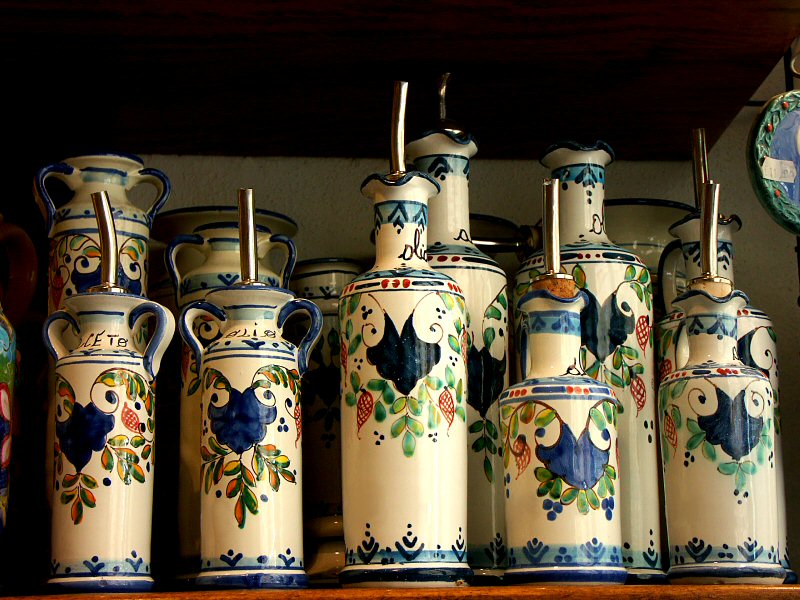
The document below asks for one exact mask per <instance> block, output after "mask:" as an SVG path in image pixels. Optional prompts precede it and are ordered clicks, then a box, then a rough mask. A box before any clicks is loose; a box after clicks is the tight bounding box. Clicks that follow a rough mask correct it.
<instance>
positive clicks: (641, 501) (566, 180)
mask: <svg viewBox="0 0 800 600" xmlns="http://www.w3.org/2000/svg"><path fill="white" fill-rule="evenodd" d="M613 156H614V154H613V151H612V150H611V148H610V147H609V146H608V145H607V144H605V143H603V142H597V143H596V144H595V145H593V146H588V147H587V146H582V145H580V144H576V143H574V142H566V143H561V144H556V145H554V146H552V147H551V148H550V149H549V150H548V151H547V152H546V154H545V156H544V157H543V158H542V164H544V165H545V166H547V167H549V168H550V169H551V176H552V177H553V178H554V179H556V178H557V179H559V181H560V182H561V190H560V192H561V203H560V211H561V214H560V225H561V227H560V239H561V265H562V269H564V270H566V272H567V273H569V274H571V275H572V276H573V277H574V279H575V283H576V285H577V286H578V287H579V288H580V289H581V290H583V292H584V293H585V294H586V296H587V303H586V308H584V310H583V312H582V313H581V329H582V333H581V335H582V338H581V342H582V348H581V353H580V364H581V368H582V369H583V370H584V371H585V372H586V373H587V374H588V375H589V376H591V377H594V378H595V379H597V380H598V381H601V382H603V383H606V384H608V385H610V386H611V387H612V388H613V390H614V394H615V396H616V398H617V400H618V401H619V402H620V405H621V408H620V416H619V424H618V429H619V448H620V459H619V460H620V470H621V471H622V473H623V474H624V478H625V485H624V486H623V488H622V491H621V493H622V496H621V497H620V511H621V512H620V516H621V518H622V561H623V565H624V566H625V567H626V568H627V569H628V573H629V575H630V577H631V579H632V580H634V581H649V582H655V581H658V580H663V578H664V573H663V571H662V570H661V489H660V485H659V478H658V469H659V466H658V438H657V434H656V429H655V425H656V405H655V356H654V355H655V351H654V349H653V332H652V325H653V292H652V289H653V288H652V278H651V276H650V271H649V270H648V269H647V267H646V265H645V264H644V263H643V262H642V261H641V260H640V259H639V257H638V256H636V255H635V254H633V253H631V252H629V251H627V250H625V249H623V248H620V247H619V246H616V245H614V244H613V243H612V242H611V241H610V240H609V239H608V236H607V235H606V230H605V213H604V208H603V207H604V195H605V178H606V165H608V164H609V163H610V162H611V161H612V160H613ZM544 265H545V263H544V254H543V253H542V252H538V253H536V254H533V255H532V256H531V257H529V258H528V259H527V260H526V261H525V263H524V264H523V266H522V268H521V269H520V271H519V272H518V273H517V276H516V286H515V290H514V298H515V304H512V306H517V303H518V301H519V299H521V298H522V297H523V296H524V295H525V294H526V293H528V291H530V290H531V289H532V282H533V279H534V278H535V277H537V276H538V275H540V274H541V273H542V272H544ZM522 318H523V315H522V314H519V313H518V314H517V315H516V316H515V318H514V322H515V327H518V326H519V321H520V320H521V319H522ZM517 331H518V329H517ZM516 341H517V343H518V345H519V348H520V350H521V352H519V356H522V355H523V354H524V345H525V344H526V343H527V340H525V339H524V338H523V337H521V336H516Z"/></svg>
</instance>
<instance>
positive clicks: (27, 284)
mask: <svg viewBox="0 0 800 600" xmlns="http://www.w3.org/2000/svg"><path fill="white" fill-rule="evenodd" d="M0 219H2V217H0ZM0 245H2V246H5V247H6V248H7V252H6V253H7V255H8V286H7V287H6V289H4V290H3V298H2V300H3V311H4V312H5V314H6V316H7V317H8V319H9V320H10V321H11V322H12V323H16V322H17V320H18V319H20V318H21V317H22V315H24V314H25V311H27V310H28V307H29V306H30V304H31V301H32V300H33V296H34V293H35V291H36V280H37V274H38V272H39V261H38V258H37V255H36V246H34V244H33V240H31V238H30V236H29V235H28V234H27V233H26V232H25V230H24V229H22V228H21V227H18V226H17V225H12V224H11V223H3V222H1V221H0Z"/></svg>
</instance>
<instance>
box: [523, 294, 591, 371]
mask: <svg viewBox="0 0 800 600" xmlns="http://www.w3.org/2000/svg"><path fill="white" fill-rule="evenodd" d="M522 328H523V331H525V332H527V334H528V344H527V352H526V353H525V357H524V358H523V360H524V361H525V362H524V364H523V367H524V368H525V378H526V379H539V378H542V377H558V376H559V375H565V374H567V372H568V371H569V370H570V369H571V368H573V367H576V366H577V365H578V364H579V363H578V360H579V354H580V349H581V318H580V313H579V312H578V311H575V310H558V309H557V310H536V311H534V312H529V313H526V314H524V315H523V324H522Z"/></svg>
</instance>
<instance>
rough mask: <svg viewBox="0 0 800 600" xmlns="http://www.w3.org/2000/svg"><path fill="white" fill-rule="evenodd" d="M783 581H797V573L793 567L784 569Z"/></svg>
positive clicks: (789, 583)
mask: <svg viewBox="0 0 800 600" xmlns="http://www.w3.org/2000/svg"><path fill="white" fill-rule="evenodd" d="M783 583H785V584H787V585H791V584H794V583H797V573H795V572H794V569H786V577H785V578H784V579H783Z"/></svg>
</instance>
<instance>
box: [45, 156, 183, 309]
mask: <svg viewBox="0 0 800 600" xmlns="http://www.w3.org/2000/svg"><path fill="white" fill-rule="evenodd" d="M51 178H52V179H57V180H60V181H61V182H63V183H64V184H66V186H67V187H68V188H69V189H70V190H71V191H72V192H73V197H72V199H71V200H69V201H68V202H67V203H66V204H64V205H63V206H60V207H56V203H55V201H54V199H53V198H52V197H51V195H50V192H48V190H47V185H46V183H47V181H48V180H49V179H51ZM142 183H147V184H150V185H152V186H154V187H155V189H156V199H155V200H154V201H153V203H152V205H151V206H150V207H149V208H147V209H141V208H138V207H137V206H135V205H133V204H132V203H131V202H130V201H129V199H128V192H129V191H130V190H131V189H132V188H134V187H135V186H137V185H139V184H142ZM170 189H171V188H170V181H169V179H168V178H167V176H166V175H165V174H164V173H162V172H161V171H159V170H158V169H154V168H151V167H148V168H145V166H144V163H143V162H142V159H141V158H139V157H138V156H133V155H129V154H92V155H85V156H76V157H72V158H67V159H65V160H63V161H61V162H59V163H55V164H52V165H47V166H45V167H42V168H41V169H39V171H38V172H37V173H36V177H35V179H34V192H35V198H36V201H37V203H38V205H39V209H40V210H41V211H42V215H43V216H44V218H45V221H46V223H47V234H48V236H49V238H50V259H49V260H50V264H49V268H48V313H52V312H53V311H55V310H58V309H60V308H62V306H63V302H64V299H65V298H68V297H69V296H71V295H74V294H77V293H81V292H84V291H86V290H88V289H89V288H90V287H93V286H96V285H99V284H100V238H99V233H98V229H97V221H96V219H95V214H94V209H93V207H92V200H91V194H92V193H93V192H99V191H105V192H107V193H108V198H109V201H110V203H111V208H112V213H113V217H114V223H115V225H116V230H117V247H118V248H119V273H118V282H119V285H120V286H121V287H123V288H125V289H126V290H128V291H129V292H131V293H133V294H136V295H140V296H146V295H147V270H148V269H147V267H148V244H147V242H148V239H149V237H150V227H151V226H152V224H153V218H154V217H155V215H156V214H157V213H158V211H159V210H160V209H161V207H162V206H163V205H164V203H165V202H166V201H167V198H168V197H169V194H170Z"/></svg>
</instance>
